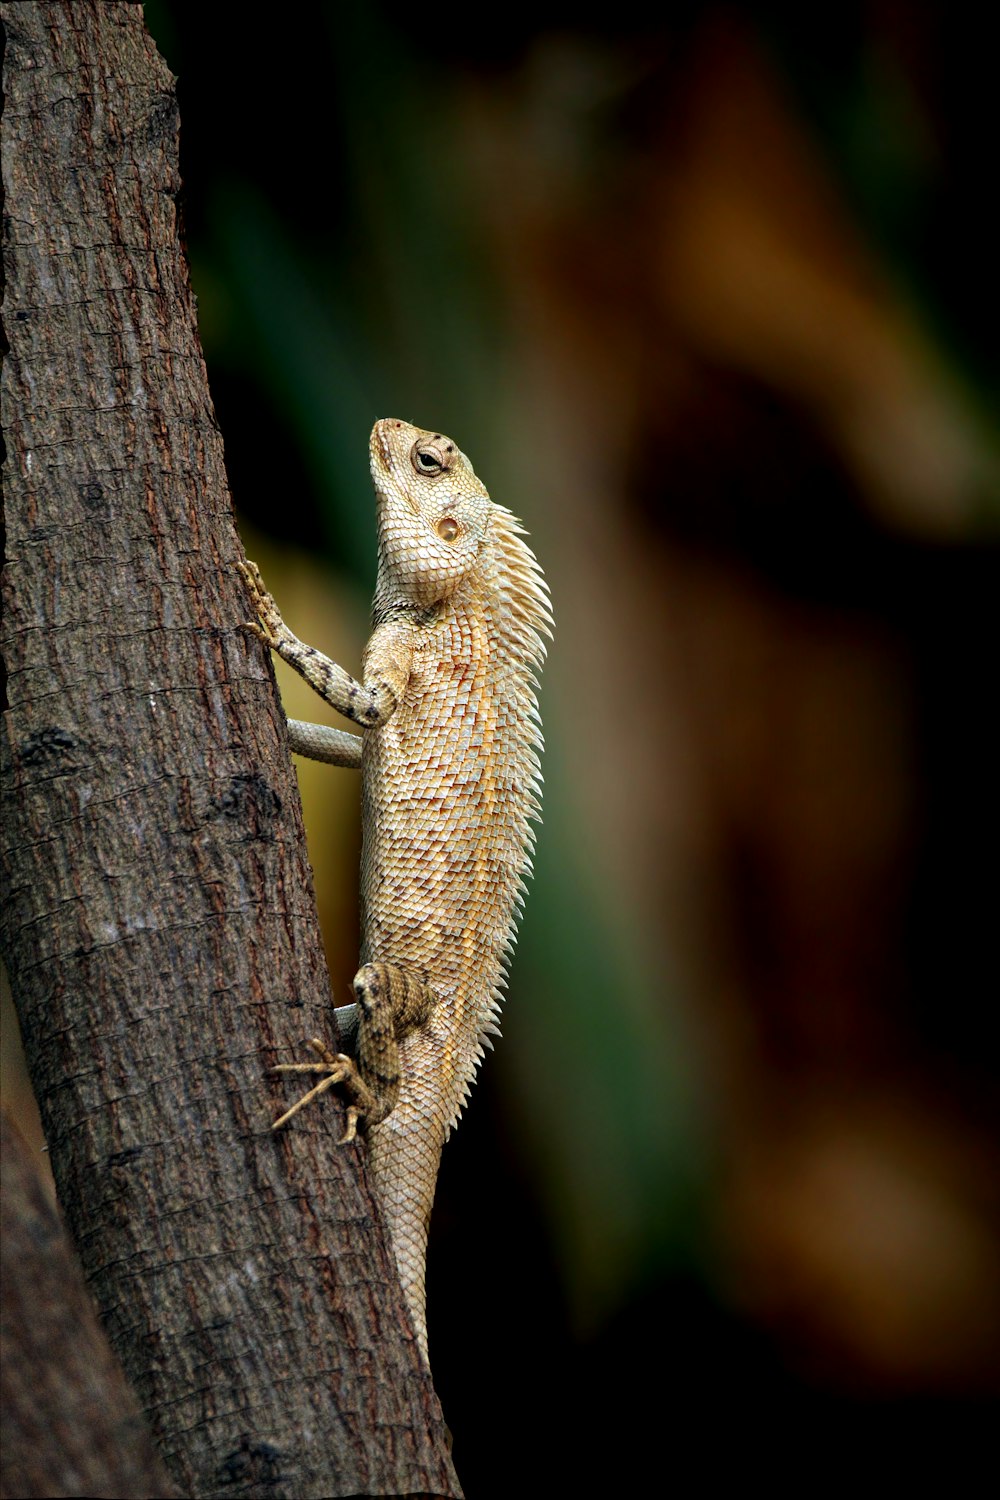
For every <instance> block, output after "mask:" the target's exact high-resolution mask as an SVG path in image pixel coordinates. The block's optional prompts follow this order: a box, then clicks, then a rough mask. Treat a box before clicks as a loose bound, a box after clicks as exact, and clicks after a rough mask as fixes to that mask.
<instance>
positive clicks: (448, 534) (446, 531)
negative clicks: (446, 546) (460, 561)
mask: <svg viewBox="0 0 1000 1500" xmlns="http://www.w3.org/2000/svg"><path fill="white" fill-rule="evenodd" d="M461 529H462V528H461V526H459V524H458V522H457V521H456V520H455V517H454V516H442V517H441V519H440V521H439V522H438V523H437V525H436V526H435V528H434V530H435V531H436V532H437V534H438V536H439V537H440V538H441V540H442V541H443V542H453V541H455V539H456V537H457V536H458V534H459V532H460V531H461Z"/></svg>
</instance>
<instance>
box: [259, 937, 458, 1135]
mask: <svg viewBox="0 0 1000 1500" xmlns="http://www.w3.org/2000/svg"><path fill="white" fill-rule="evenodd" d="M353 989H354V996H355V1005H354V1006H345V1007H343V1010H344V1011H351V1010H354V1011H355V1016H354V1017H351V1018H350V1019H351V1021H355V1020H356V1027H357V1043H356V1046H357V1057H356V1059H355V1058H352V1057H348V1056H347V1055H346V1054H345V1053H343V1052H341V1053H337V1054H336V1055H335V1054H333V1053H331V1052H330V1051H328V1049H327V1048H326V1047H325V1046H324V1045H323V1043H322V1042H321V1041H320V1040H319V1039H318V1038H314V1039H313V1042H312V1044H311V1045H312V1047H313V1050H314V1051H315V1052H317V1053H318V1054H319V1056H320V1057H321V1058H322V1059H323V1060H322V1062H315V1063H279V1064H278V1065H277V1066H276V1067H274V1068H272V1069H271V1070H270V1071H271V1072H272V1073H312V1074H316V1073H319V1074H322V1075H323V1077H322V1079H321V1081H320V1082H319V1083H318V1084H316V1085H315V1087H314V1088H311V1089H310V1090H309V1092H308V1093H307V1094H304V1095H303V1096H302V1098H301V1099H299V1100H298V1102H297V1103H296V1104H293V1105H292V1107H291V1109H289V1110H286V1112H285V1113H284V1114H283V1115H282V1116H281V1118H280V1119H278V1120H275V1122H274V1124H273V1125H272V1127H271V1129H272V1130H277V1129H278V1128H279V1127H280V1126H282V1125H284V1124H286V1122H287V1121H288V1120H290V1119H291V1118H292V1116H293V1115H295V1114H298V1112H299V1110H300V1109H302V1107H303V1106H304V1105H306V1104H308V1103H309V1102H310V1101H311V1100H312V1099H315V1098H317V1097H318V1096H319V1095H320V1094H322V1093H325V1092H326V1090H327V1089H329V1088H332V1087H333V1086H334V1085H335V1084H342V1085H343V1086H344V1091H345V1094H346V1096H347V1099H348V1101H349V1102H348V1106H347V1129H346V1130H345V1132H344V1135H343V1137H342V1140H341V1144H344V1143H345V1142H347V1141H352V1140H353V1139H354V1137H355V1135H356V1133H357V1127H358V1122H359V1120H364V1123H365V1126H366V1127H368V1126H371V1125H378V1124H379V1123H380V1122H381V1121H382V1120H384V1119H385V1118H386V1116H387V1115H388V1114H391V1112H392V1110H393V1109H394V1107H395V1104H396V1100H397V1099H398V1098H399V1085H400V1065H399V1043H400V1042H401V1041H402V1039H403V1037H404V1036H406V1035H407V1033H408V1032H410V1031H412V1030H413V1029H414V1027H416V1026H420V1025H422V1024H423V1023H424V1021H426V1020H427V1017H428V1016H429V1015H430V1013H431V1009H432V1007H433V1005H434V993H433V991H432V990H431V989H430V987H429V986H428V985H426V984H424V982H423V980H421V979H420V978H419V977H418V976H417V975H416V974H414V973H413V972H412V970H410V969H404V968H401V967H400V966H399V965H398V964H380V963H369V964H365V965H364V966H363V967H362V968H360V969H359V970H358V972H357V974H356V975H355V976H354V984H353Z"/></svg>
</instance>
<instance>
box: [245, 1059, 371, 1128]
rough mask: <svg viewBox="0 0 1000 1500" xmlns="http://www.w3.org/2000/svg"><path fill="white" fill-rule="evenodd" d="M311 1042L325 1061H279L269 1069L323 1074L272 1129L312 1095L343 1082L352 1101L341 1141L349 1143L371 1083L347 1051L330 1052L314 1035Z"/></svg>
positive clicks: (348, 1108)
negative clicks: (363, 1076)
mask: <svg viewBox="0 0 1000 1500" xmlns="http://www.w3.org/2000/svg"><path fill="white" fill-rule="evenodd" d="M309 1045H310V1046H311V1047H312V1049H313V1051H314V1052H316V1053H317V1054H318V1055H319V1056H320V1057H321V1058H322V1062H313V1063H276V1064H275V1066H274V1067H273V1068H268V1070H267V1071H268V1072H269V1073H322V1074H323V1075H324V1076H323V1078H322V1079H321V1080H320V1082H319V1083H317V1084H315V1085H314V1087H313V1088H311V1089H310V1090H309V1092H308V1093H306V1094H303V1095H302V1098H301V1099H299V1100H298V1101H297V1103H295V1104H293V1105H292V1107H291V1109H287V1110H286V1111H285V1113H284V1114H283V1115H282V1116H281V1117H280V1118H279V1119H277V1120H275V1122H274V1124H273V1125H272V1126H271V1129H272V1130H279V1129H280V1128H281V1126H282V1125H286V1124H287V1123H288V1121H289V1120H290V1119H291V1118H292V1116H293V1115H297V1114H298V1112H299V1110H300V1109H303V1108H304V1107H305V1105H307V1104H309V1103H310V1102H311V1101H312V1100H313V1099H318V1098H319V1096H320V1094H325V1093H326V1091H327V1089H331V1088H333V1087H334V1085H335V1084H338V1083H343V1084H346V1085H347V1086H348V1096H349V1098H350V1101H351V1102H350V1103H349V1104H348V1106H347V1129H346V1130H345V1131H344V1134H343V1135H342V1136H341V1138H340V1141H339V1142H338V1145H341V1146H346V1145H347V1143H348V1142H349V1141H353V1140H354V1139H355V1137H356V1136H357V1133H358V1121H359V1119H360V1118H361V1116H362V1115H364V1114H366V1113H367V1109H366V1104H365V1096H366V1095H367V1094H368V1092H369V1091H368V1087H367V1085H366V1084H365V1083H364V1081H363V1079H362V1078H361V1075H360V1074H359V1073H358V1069H357V1065H356V1064H355V1062H354V1059H353V1058H352V1057H348V1056H347V1054H346V1053H344V1052H336V1053H335V1052H331V1051H330V1049H329V1047H327V1046H325V1045H324V1044H323V1042H321V1041H320V1039H319V1037H313V1039H312V1041H311V1042H310V1043H309Z"/></svg>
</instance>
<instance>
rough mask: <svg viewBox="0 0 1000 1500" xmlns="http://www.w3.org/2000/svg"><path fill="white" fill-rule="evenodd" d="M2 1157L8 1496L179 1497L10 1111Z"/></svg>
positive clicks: (0, 1455) (0, 1138)
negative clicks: (105, 1332)
mask: <svg viewBox="0 0 1000 1500" xmlns="http://www.w3.org/2000/svg"><path fill="white" fill-rule="evenodd" d="M0 1155H2V1171H3V1179H2V1185H0V1226H2V1238H0V1253H2V1266H3V1275H2V1276H0V1409H2V1411H3V1446H2V1447H0V1496H2V1497H4V1500H6V1497H7V1496H10V1497H11V1500H13V1497H14V1496H21V1497H24V1500H35V1497H38V1500H44V1497H46V1496H50V1495H117V1496H121V1497H122V1500H133V1497H136V1500H138V1497H143V1496H176V1495H177V1494H178V1491H177V1490H175V1489H174V1487H173V1486H172V1485H171V1483H170V1480H169V1479H168V1478H167V1474H166V1471H165V1470H164V1468H163V1465H162V1463H161V1462H160V1459H159V1458H158V1456H157V1454H156V1451H155V1449H154V1448H153V1443H152V1440H151V1438H150V1435H149V1431H148V1429H147V1427H146V1424H145V1422H144V1421H143V1419H142V1414H141V1413H140V1411H139V1405H138V1402H137V1401H136V1399H135V1394H134V1393H133V1391H132V1389H131V1387H130V1386H129V1385H128V1383H127V1381H126V1379H125V1376H124V1375H123V1374H122V1370H121V1366H120V1365H119V1364H118V1361H117V1360H116V1359H115V1357H114V1355H113V1354H112V1353H111V1350H110V1349H109V1347H108V1341H107V1339H106V1338H105V1337H104V1333H103V1331H102V1329H101V1326H100V1324H99V1323H98V1321H97V1317H96V1315H95V1312H94V1305H93V1302H92V1301H91V1299H90V1295H89V1293H88V1291H87V1288H86V1286H85V1285H84V1280H83V1276H82V1274H81V1271H80V1267H79V1264H78V1262H77V1260H76V1257H75V1256H74V1254H73V1251H72V1248H71V1246H70V1243H69V1241H68V1239H67V1238H66V1232H65V1230H64V1229H63V1226H62V1224H61V1222H60V1220H59V1214H58V1212H57V1210H56V1207H55V1205H54V1204H53V1202H52V1199H51V1196H50V1194H49V1193H48V1192H47V1191H46V1189H45V1188H44V1187H43V1185H42V1181H41V1178H40V1176H39V1173H38V1171H37V1169H36V1167H35V1164H34V1162H33V1161H32V1159H31V1152H30V1151H29V1149H28V1147H27V1145H26V1143H25V1141H24V1139H23V1137H22V1136H21V1135H20V1134H19V1132H18V1131H17V1129H16V1127H15V1126H14V1125H12V1124H11V1122H10V1121H9V1119H8V1117H7V1114H6V1112H2V1113H0Z"/></svg>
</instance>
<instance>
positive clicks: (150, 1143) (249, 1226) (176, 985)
mask: <svg viewBox="0 0 1000 1500" xmlns="http://www.w3.org/2000/svg"><path fill="white" fill-rule="evenodd" d="M0 16H2V19H3V21H4V23H5V29H6V54H5V60H4V87H5V95H6V109H5V113H4V117H3V162H4V166H3V172H4V187H5V190H6V214H5V221H4V242H3V255H4V263H5V270H6V276H7V294H6V303H5V323H6V329H7V337H8V339H9V342H10V346H11V349H10V354H9V356H8V358H7V360H6V362H5V366H4V373H3V384H2V399H3V406H4V412H3V415H4V424H5V431H6V434H7V447H8V458H7V464H6V476H5V478H6V525H7V560H6V565H5V571H4V575H3V638H2V643H3V650H4V655H5V660H6V666H7V671H8V674H9V707H8V709H7V711H6V713H5V715H4V721H3V729H2V734H0V748H2V756H3V759H2V768H0V774H2V792H3V800H4V807H3V812H4V816H3V844H2V854H0V858H2V869H3V878H4V902H3V911H2V920H0V941H2V946H3V953H4V956H5V959H6V962H7V965H8V968H9V970H10V975H11V982H12V987H13V990H14V994H15V998H16V1001H17V1006H18V1012H19V1015H20V1020H21V1028H22V1032H23V1035H24V1040H25V1048H26V1051H27V1055H28V1061H29V1066H30V1069H31V1073H32V1078H33V1081H34V1085H35V1089H36V1093H37V1095H38V1099H39V1104H40V1107H41V1112H42V1118H43V1123H44V1125H45V1130H46V1135H47V1138H48V1141H49V1146H50V1151H51V1158H52V1166H53V1171H54V1173H55V1178H56V1184H57V1187H58V1191H59V1197H60V1200H61V1203H62V1206H63V1210H64V1214H65V1217H66V1221H67V1223H68V1226H69V1228H70V1231H71V1233H72V1236H73V1239H74V1241H75V1244H76V1247H77V1249H78V1252H79V1255H80V1258H81V1260H82V1263H83V1269H84V1273H85V1276H86V1280H87V1283H88V1285H89V1287H90V1290H91V1292H92V1294H93V1296H94V1298H95V1300H96V1303H97V1308H98V1311H99V1314H100V1317H101V1320H102V1323H103V1325H104V1328H105V1330H106V1331H107V1333H108V1336H109V1339H110V1342H111V1345H112V1348H113V1349H114V1351H115V1353H116V1354H117V1356H118V1358H119V1359H120V1361H121V1364H122V1366H123V1367H124V1370H125V1372H126V1374H127V1376H128V1378H129V1380H130V1382H131V1384H132V1386H133V1388H134V1389H135V1391H136V1393H137V1395H138V1398H139V1403H140V1406H141V1407H142V1409H143V1410H144V1412H145V1413H146V1417H147V1419H148V1421H149V1423H150V1425H151V1428H152V1431H153V1434H154V1436H155V1439H156V1442H157V1444H158V1446H159V1449H160V1451H161V1453H162V1454H163V1456H164V1459H165V1461H166V1463H167V1466H168V1468H169V1470H170V1472H171V1474H172V1476H173V1478H174V1480H175V1482H176V1483H177V1484H178V1486H179V1488H180V1489H181V1491H182V1492H183V1493H185V1494H188V1495H193V1496H204V1495H214V1494H226V1495H228V1496H232V1495H234V1494H262V1493H264V1492H265V1491H266V1493H267V1494H268V1495H269V1496H276V1497H277V1496H285V1495H287V1496H290V1497H308V1496H318V1495H342V1494H355V1493H361V1494H375V1493H377V1494H393V1493H409V1492H413V1491H419V1492H426V1493H433V1494H446V1495H453V1494H457V1493H459V1491H458V1487H457V1481H456V1479H455V1475H454V1471H453V1469H452V1467H451V1462H450V1458H449V1456H448V1453H447V1448H446V1441H445V1436H446V1434H445V1429H444V1426H443V1423H442V1420H441V1414H440V1408H439V1406H438V1403H437V1400H436V1397H435V1396H434V1393H433V1390H432V1387H431V1385H430V1382H429V1379H428V1378H427V1376H426V1375H425V1374H424V1372H423V1370H422V1367H421V1365H420V1363H419V1360H418V1356H417V1351H416V1347H415V1344H414V1342H413V1338H412V1333H411V1330H410V1328H409V1324H408V1322H407V1319H406V1314H405V1311H404V1309H403V1306H402V1302H401V1298H400V1294H399V1289H398V1285H397V1284H396V1281H395V1276H394V1273H393V1270H392V1266H391V1261H390V1259H389V1257H388V1255H387V1252H386V1248H385V1245H384V1242H383V1238H382V1236H381V1233H380V1231H379V1226H378V1221H377V1214H376V1210H375V1207H374V1204H373V1201H372V1198H371V1196H370V1193H369V1190H368V1187H367V1184H366V1181H365V1177H364V1170H363V1164H364V1153H363V1148H358V1147H345V1148H343V1149H338V1148H337V1146H336V1144H335V1142H336V1139H337V1137H338V1135H339V1134H340V1132H341V1129H342V1119H343V1117H342V1113H341V1112H340V1110H339V1108H338V1107H337V1106H336V1105H335V1104H331V1105H330V1106H329V1107H327V1108H326V1109H316V1110H313V1111H308V1112H306V1114H305V1115H304V1116H303V1117H302V1119H301V1120H300V1121H299V1122H298V1125H297V1128H296V1129H295V1130H293V1131H286V1132H283V1133H281V1134H280V1135H278V1136H272V1135H271V1134H270V1132H269V1123H270V1119H271V1118H272V1117H273V1113H274V1111H275V1110H276V1109H278V1108H280V1105H281V1101H282V1099H283V1096H284V1091H283V1090H280V1089H276V1088H274V1087H272V1086H271V1085H270V1084H269V1083H268V1082H267V1081H266V1079H265V1077H264V1069H265V1068H266V1067H267V1065H268V1064H270V1063H272V1062H274V1061H275V1060H276V1059H279V1058H280V1059H285V1060H291V1059H293V1058H295V1057H301V1055H302V1052H301V1046H302V1041H303V1038H304V1037H306V1036H308V1035H311V1034H313V1033H315V1034H317V1035H329V1034H330V1028H331V1025H332V1015H331V1011H330V995H329V987H328V979H327V974H326V969H325V964H324V961H323V957H322V951H321V947H320V942H319V935H318V931H317V921H316V912H315V904H314V899H313V893H312V888H311V878H310V871H309V866H308V862H307V858H306V853H305V839H304V832H303V827H302V819H301V809H300V804H299V798H298V793H297V789H296V785H295V779H294V774H293V772H292V769H291V765H290V761H289V756H288V751H287V743H286V740H285V735H284V730H283V721H282V718H281V714H280V709H279V708H278V705H277V701H276V696H275V691H274V681H273V676H272V674H271V670H270V666H269V664H268V663H267V662H266V661H265V659H264V657H263V654H262V650H261V648H260V647H259V645H257V643H256V642H254V641H252V640H248V638H247V637H246V635H245V634H244V632H243V631H242V630H241V629H240V627H239V622H240V620H241V619H242V618H243V617H244V615H245V613H246V607H245V603H244V601H243V599H242V597H241V593H240V587H239V580H238V578H237V576H236V574H235V571H234V567H233V565H234V563H235V561H236V560H237V558H238V557H240V556H241V555H242V551H241V548H240V545H239V541H238V538H237V536H236V532H235V529H234V524H233V516H232V510H231V505H230V499H229V494H228V490H227V485H226V478H225V472H224V468H223V456H222V442H221V439H220V436H219V433H218V430H217V427H216V424H215V419H214V414H213V411H212V406H211V402H210V399H209V396H208V389H207V382H206V375H205V368H204V365H203V362H202V356H201V350H200V345H199V342H198V336H197V329H196V323H195V308H194V301H193V297H192V295H191V291H190V288H189V284H188V279H187V271H186V268H185V264H184V259H183V255H182V250H181V246H180V243H179V237H178V225H177V211H176V200H177V193H178V189H179V178H178V170H177V126H178V121H177V110H176V101H175V96H174V91H173V79H172V78H171V76H170V74H169V72H168V71H167V69H166V67H165V66H164V64H163V62H162V60H161V59H160V57H159V56H158V55H157V53H156V50H155V48H154V46H153V44H152V42H151V41H150V39H149V37H148V35H147V34H146V32H145V30H144V27H143V17H142V9H141V6H140V5H138V4H103V3H83V0H62V3H55V0H53V3H42V0H39V3H27V4H8V3H5V4H3V5H2V6H0ZM362 440H363V435H362ZM263 451H265V452H266V448H265V449H264V450H263ZM265 461H266V460H265ZM276 469H277V463H276ZM279 484H280V478H279V476H278V475H277V473H276V475H275V485H276V488H277V487H278V485H279Z"/></svg>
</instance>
